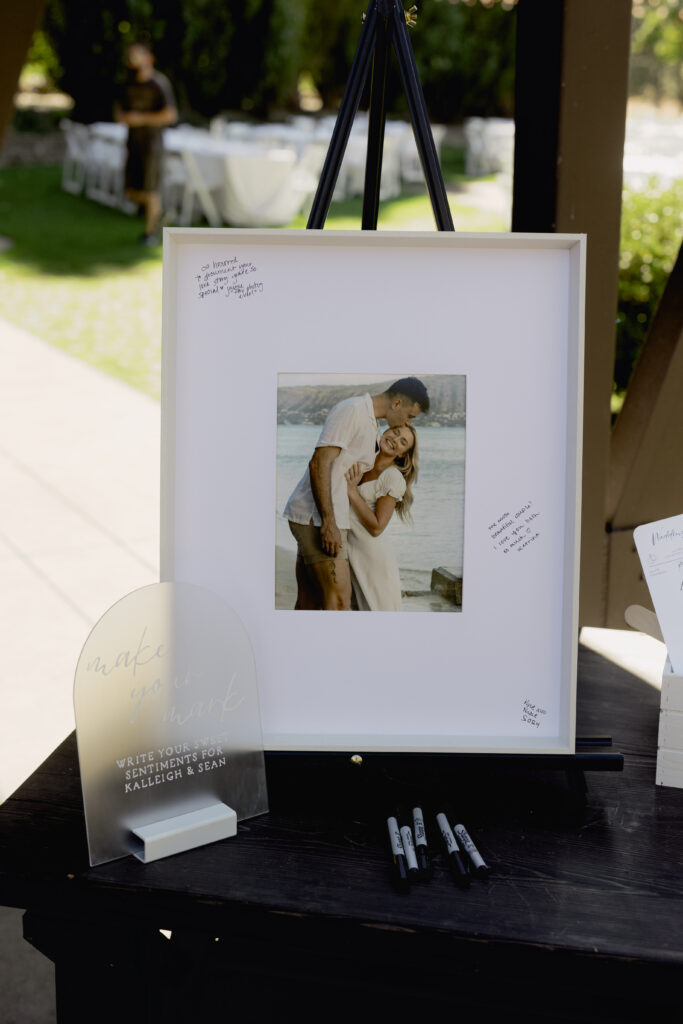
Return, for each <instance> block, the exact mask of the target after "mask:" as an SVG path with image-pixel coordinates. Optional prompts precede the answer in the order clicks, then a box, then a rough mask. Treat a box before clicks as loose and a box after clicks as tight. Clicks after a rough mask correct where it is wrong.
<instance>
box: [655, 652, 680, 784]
mask: <svg viewBox="0 0 683 1024" xmlns="http://www.w3.org/2000/svg"><path fill="white" fill-rule="evenodd" d="M656 782H657V785H658V786H677V787H678V788H679V789H683V676H677V675H674V672H673V669H672V668H671V662H670V661H669V659H668V658H667V659H666V664H665V665H664V671H663V672H662V703H661V709H660V714H659V739H658V742H657V777H656Z"/></svg>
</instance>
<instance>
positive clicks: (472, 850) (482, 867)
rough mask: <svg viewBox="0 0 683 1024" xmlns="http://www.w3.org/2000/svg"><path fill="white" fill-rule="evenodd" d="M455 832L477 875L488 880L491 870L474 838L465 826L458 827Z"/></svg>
mask: <svg viewBox="0 0 683 1024" xmlns="http://www.w3.org/2000/svg"><path fill="white" fill-rule="evenodd" d="M453 831H454V832H455V834H456V836H457V837H458V839H459V840H460V845H461V846H462V848H463V850H465V852H466V853H467V856H468V857H469V858H470V860H471V861H472V866H473V868H474V871H475V874H476V875H477V876H478V877H479V878H484V879H485V878H488V877H489V875H490V874H491V868H490V867H489V866H488V864H487V863H486V861H485V860H484V858H483V857H482V855H481V854H480V853H479V850H478V849H477V848H476V846H475V845H474V843H473V842H472V837H471V836H470V834H469V832H468V831H467V829H466V828H465V826H464V825H456V826H455V828H454V829H453Z"/></svg>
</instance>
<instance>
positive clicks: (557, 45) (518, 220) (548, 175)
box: [512, 0, 564, 231]
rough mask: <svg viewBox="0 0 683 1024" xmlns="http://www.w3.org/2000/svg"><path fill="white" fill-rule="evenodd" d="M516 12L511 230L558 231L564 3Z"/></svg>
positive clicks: (536, 1)
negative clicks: (556, 210) (556, 215)
mask: <svg viewBox="0 0 683 1024" xmlns="http://www.w3.org/2000/svg"><path fill="white" fill-rule="evenodd" d="M515 13H516V17H517V42H516V52H515V157H514V173H513V195H512V230H513V231H554V230H555V206H556V202H557V158H558V144H559V141H558V140H559V134H558V132H559V129H558V124H559V109H560V95H561V92H562V73H563V68H562V34H563V31H564V28H563V26H564V0H521V3H519V4H518V5H517V9H516V12H515ZM539 39H542V40H543V46H539V45H538V40H539ZM539 125H543V130H542V131H539Z"/></svg>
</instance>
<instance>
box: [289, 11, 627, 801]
mask: <svg viewBox="0 0 683 1024" xmlns="http://www.w3.org/2000/svg"><path fill="white" fill-rule="evenodd" d="M415 11H416V8H415V7H411V8H410V10H409V11H408V12H406V11H404V9H403V7H402V6H401V2H400V0H371V3H370V6H369V7H368V10H367V14H366V15H365V17H364V19H363V27H362V29H361V34H360V39H359V41H358V47H357V49H356V54H355V56H354V58H353V64H352V65H351V71H350V74H349V78H348V81H347V83H346V88H345V90H344V96H343V98H342V102H341V106H340V108H339V114H338V115H337V120H336V123H335V126H334V131H333V132H332V139H331V141H330V145H329V148H328V151H327V156H326V157H325V163H324V165H323V169H322V173H321V176H320V181H319V183H318V188H317V190H316V193H315V197H314V199H313V205H312V207H311V212H310V215H309V218H308V224H307V225H306V227H307V228H322V227H324V225H325V220H326V218H327V214H328V211H329V208H330V203H331V202H332V195H333V193H334V187H335V185H336V183H337V177H338V175H339V170H340V168H341V164H342V160H343V159H344V153H345V151H346V146H347V143H348V141H349V135H350V134H351V127H352V125H353V119H354V117H355V116H356V113H357V111H358V104H359V103H360V98H361V94H362V92H363V88H364V86H365V81H366V78H367V74H368V69H369V67H370V61H371V58H372V79H371V82H370V115H369V123H368V148H367V158H366V164H365V187H364V192H363V216H362V222H361V228H362V230H364V231H368V230H369V231H374V230H376V228H377V215H378V211H379V191H380V178H381V174H382V153H383V148H384V127H385V122H386V105H385V92H386V77H387V66H388V63H389V54H390V50H391V48H392V47H393V49H394V52H395V53H396V57H397V60H398V66H399V69H400V72H401V78H402V79H403V88H404V90H405V94H406V97H407V100H408V107H409V110H410V119H411V121H412V125H413V131H414V133H415V142H416V143H417V149H418V153H419V155H420V161H421V163H422V171H423V173H424V176H425V181H426V183H427V190H428V192H429V198H430V200H431V203H432V209H433V211H434V217H435V219H436V225H437V228H438V229H439V231H454V230H455V228H454V226H453V219H452V217H451V211H450V207H449V205H448V197H447V195H446V186H445V184H444V180H443V175H442V174H441V167H440V164H439V158H438V155H437V152H436V146H435V145H434V138H433V136H432V130H431V126H430V124H429V117H428V115H427V108H426V105H425V100H424V94H423V92H422V86H421V84H420V76H419V74H418V70H417V65H416V64H415V55H414V54H413V48H412V45H411V42H410V37H409V35H408V26H409V25H414V24H415V16H414V15H415ZM611 746H612V739H611V737H609V736H583V737H579V736H577V738H576V746H575V752H574V753H573V754H465V753H463V754H444V755H429V754H420V755H403V760H407V759H408V758H410V757H412V756H416V757H420V758H422V759H431V760H432V761H433V762H436V761H438V760H439V759H441V758H445V759H447V760H448V762H449V763H450V764H451V765H453V764H456V763H458V762H463V763H468V764H474V763H475V762H477V761H480V762H482V763H483V762H484V761H485V762H487V763H489V764H491V763H493V762H494V761H497V762H500V763H501V764H505V765H507V766H508V767H509V766H511V765H512V764H515V765H520V764H528V765H529V766H533V767H534V768H535V769H538V770H539V771H540V770H545V769H560V770H563V771H565V772H566V773H567V778H568V781H569V784H570V787H571V789H572V790H573V791H574V793H575V795H576V796H577V797H578V798H579V799H582V798H583V797H584V796H585V790H586V784H585V778H584V772H585V771H622V769H623V767H624V756H623V754H620V753H617V752H616V751H612V750H611V749H609V748H611ZM321 756H322V757H323V758H324V756H325V755H321ZM341 756H342V758H344V759H348V760H349V763H351V764H362V763H363V762H364V761H365V762H369V763H373V761H379V762H380V763H383V762H385V761H386V757H387V755H384V754H380V755H374V754H370V755H368V754H363V755H362V756H361V755H360V754H353V755H352V753H351V752H349V753H348V754H342V755H341ZM334 757H335V759H338V758H339V754H336V755H334ZM269 758H270V759H271V764H275V763H276V762H277V759H278V755H277V754H275V755H274V754H272V753H270V754H269ZM285 758H286V755H285Z"/></svg>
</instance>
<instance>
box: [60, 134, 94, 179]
mask: <svg viewBox="0 0 683 1024" xmlns="http://www.w3.org/2000/svg"><path fill="white" fill-rule="evenodd" d="M59 127H60V128H61V130H62V131H63V132H64V140H65V142H66V151H65V153H64V160H63V161H62V188H63V189H64V191H65V192H70V193H71V194H72V195H75V196H76V195H80V193H81V192H82V191H83V189H84V187H85V177H86V174H87V170H88V149H89V145H90V141H89V136H90V132H89V129H88V126H87V124H79V123H78V122H77V121H70V120H69V119H68V118H66V117H65V118H64V119H63V120H62V121H61V122H60V125H59Z"/></svg>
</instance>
